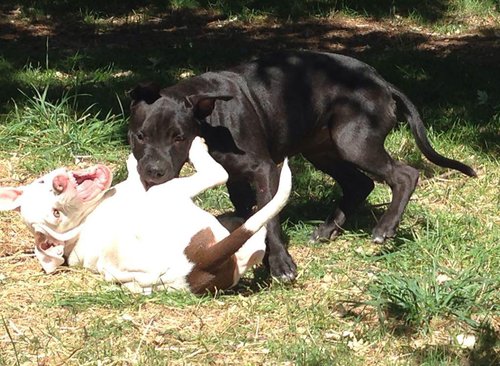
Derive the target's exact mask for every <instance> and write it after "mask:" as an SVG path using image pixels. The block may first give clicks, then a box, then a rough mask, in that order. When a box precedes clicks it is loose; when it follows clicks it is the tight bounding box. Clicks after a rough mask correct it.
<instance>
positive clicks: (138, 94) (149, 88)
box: [128, 82, 161, 104]
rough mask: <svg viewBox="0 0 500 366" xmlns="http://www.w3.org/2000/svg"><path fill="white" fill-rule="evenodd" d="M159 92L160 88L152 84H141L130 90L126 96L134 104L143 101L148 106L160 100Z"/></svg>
mask: <svg viewBox="0 0 500 366" xmlns="http://www.w3.org/2000/svg"><path fill="white" fill-rule="evenodd" d="M160 90H161V87H160V86H159V85H158V84H156V83H154V82H148V83H141V84H139V85H137V86H136V87H135V88H134V89H132V90H130V91H129V92H128V95H129V96H130V98H131V99H132V100H133V101H134V102H140V101H145V102H146V103H148V104H153V103H154V102H155V101H156V100H157V99H159V98H160Z"/></svg>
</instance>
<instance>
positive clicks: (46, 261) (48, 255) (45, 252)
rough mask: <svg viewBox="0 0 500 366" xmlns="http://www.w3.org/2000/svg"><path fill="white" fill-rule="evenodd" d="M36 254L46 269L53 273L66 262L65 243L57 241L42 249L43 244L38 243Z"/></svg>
mask: <svg viewBox="0 0 500 366" xmlns="http://www.w3.org/2000/svg"><path fill="white" fill-rule="evenodd" d="M35 255H36V257H37V258H38V260H39V261H40V264H41V265H42V268H43V269H44V271H45V272H46V273H52V272H54V271H55V270H56V268H57V267H59V266H60V265H61V264H63V263H64V258H63V255H64V243H56V244H54V245H52V246H50V247H49V248H47V249H42V245H36V246H35Z"/></svg>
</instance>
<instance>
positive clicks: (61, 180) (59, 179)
mask: <svg viewBox="0 0 500 366" xmlns="http://www.w3.org/2000/svg"><path fill="white" fill-rule="evenodd" d="M68 180H69V179H68V176H67V175H65V174H60V175H58V176H56V177H54V180H53V181H52V187H53V188H54V190H55V191H56V192H58V193H62V192H64V190H65V189H66V188H67V187H68Z"/></svg>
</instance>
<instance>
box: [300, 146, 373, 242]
mask: <svg viewBox="0 0 500 366" xmlns="http://www.w3.org/2000/svg"><path fill="white" fill-rule="evenodd" d="M306 158H307V159H308V160H309V161H310V162H311V163H312V164H313V165H314V166H315V167H316V168H317V169H319V170H321V171H322V172H324V173H326V174H328V175H330V176H331V177H332V178H333V179H335V181H336V182H337V183H338V184H339V185H340V187H341V188H342V198H341V200H340V202H339V204H338V206H337V207H336V208H335V210H334V211H333V212H332V213H331V214H330V215H329V216H328V217H327V219H326V220H325V222H324V223H322V224H321V225H319V226H318V227H317V228H316V230H315V231H314V232H313V234H312V236H311V239H312V240H314V241H321V240H331V239H335V238H336V237H337V236H338V235H339V234H340V233H341V230H342V226H343V225H344V223H345V221H346V219H347V217H349V216H350V215H351V214H352V213H353V212H354V211H355V210H356V209H357V208H358V206H359V205H360V204H362V203H363V202H364V201H365V199H366V197H368V195H369V194H370V193H371V191H372V190H373V187H374V183H373V180H372V179H371V178H369V177H367V176H366V175H365V174H363V173H362V172H360V171H359V170H358V169H357V168H356V167H355V166H354V165H352V164H351V163H348V162H345V161H336V160H334V159H332V158H330V159H329V158H328V157H325V155H322V156H321V157H320V158H318V157H314V156H306Z"/></svg>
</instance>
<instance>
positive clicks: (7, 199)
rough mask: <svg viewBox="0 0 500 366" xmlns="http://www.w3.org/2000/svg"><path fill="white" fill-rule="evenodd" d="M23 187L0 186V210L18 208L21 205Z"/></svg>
mask: <svg viewBox="0 0 500 366" xmlns="http://www.w3.org/2000/svg"><path fill="white" fill-rule="evenodd" d="M22 195H23V189H22V188H21V187H18V188H11V187H6V188H0V211H10V210H18V209H19V207H20V206H21V199H20V198H21V197H22Z"/></svg>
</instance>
